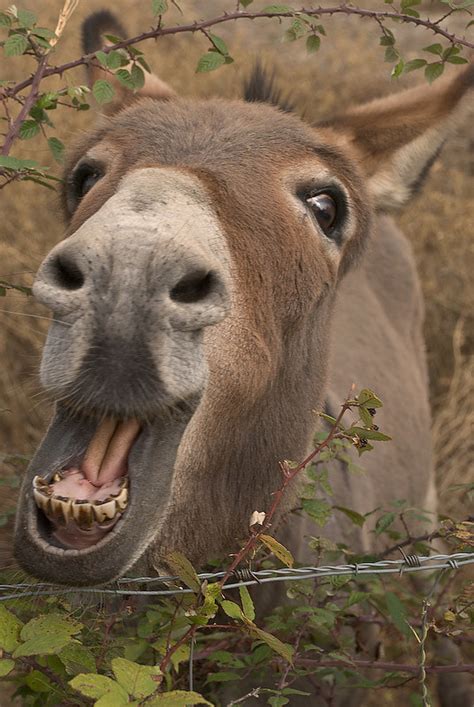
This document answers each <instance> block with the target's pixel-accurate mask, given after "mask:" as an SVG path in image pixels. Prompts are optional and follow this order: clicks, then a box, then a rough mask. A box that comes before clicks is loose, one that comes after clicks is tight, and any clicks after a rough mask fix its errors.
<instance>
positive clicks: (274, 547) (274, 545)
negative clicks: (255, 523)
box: [260, 535, 295, 567]
mask: <svg viewBox="0 0 474 707" xmlns="http://www.w3.org/2000/svg"><path fill="white" fill-rule="evenodd" d="M260 540H261V541H262V543H263V544H264V545H266V546H267V547H268V549H269V550H271V552H273V554H274V555H275V557H278V559H279V560H280V562H283V564H284V565H286V566H287V567H293V565H294V563H295V561H294V559H293V555H292V554H291V552H290V551H289V550H288V549H287V548H286V547H285V546H284V545H282V544H281V543H279V542H278V540H275V538H272V536H271V535H260Z"/></svg>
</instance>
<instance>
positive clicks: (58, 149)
mask: <svg viewBox="0 0 474 707" xmlns="http://www.w3.org/2000/svg"><path fill="white" fill-rule="evenodd" d="M48 147H49V149H50V150H51V154H52V155H53V157H54V159H55V160H56V162H59V164H61V163H62V162H63V160H64V150H65V147H64V144H63V143H62V142H61V140H59V139H58V138H57V137H50V138H48Z"/></svg>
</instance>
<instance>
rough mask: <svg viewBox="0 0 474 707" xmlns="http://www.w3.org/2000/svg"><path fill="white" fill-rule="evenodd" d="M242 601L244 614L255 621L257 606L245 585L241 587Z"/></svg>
mask: <svg viewBox="0 0 474 707" xmlns="http://www.w3.org/2000/svg"><path fill="white" fill-rule="evenodd" d="M239 594H240V601H241V602H242V609H243V612H244V615H245V616H246V617H247V618H248V619H250V621H253V620H254V619H255V607H254V605H253V601H252V597H251V596H250V593H249V590H248V589H247V587H246V586H245V585H242V586H241V587H239Z"/></svg>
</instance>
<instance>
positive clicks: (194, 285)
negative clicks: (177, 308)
mask: <svg viewBox="0 0 474 707" xmlns="http://www.w3.org/2000/svg"><path fill="white" fill-rule="evenodd" d="M214 281H215V277H214V274H213V273H212V271H211V272H205V271H204V270H195V271H193V272H191V273H188V274H187V275H185V276H184V277H183V278H182V279H181V280H180V281H179V282H178V284H177V285H175V286H174V287H173V289H172V290H171V292H170V297H171V299H172V300H173V301H174V302H180V303H182V304H193V303H194V302H200V301H201V300H203V299H205V298H206V297H207V296H208V295H209V293H210V292H211V290H212V289H213V287H214Z"/></svg>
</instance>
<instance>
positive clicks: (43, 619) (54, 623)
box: [13, 614, 82, 658]
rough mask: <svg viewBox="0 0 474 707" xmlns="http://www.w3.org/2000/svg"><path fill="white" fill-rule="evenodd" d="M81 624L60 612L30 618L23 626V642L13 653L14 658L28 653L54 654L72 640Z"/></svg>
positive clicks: (21, 635)
mask: <svg viewBox="0 0 474 707" xmlns="http://www.w3.org/2000/svg"><path fill="white" fill-rule="evenodd" d="M81 628H82V624H80V623H78V622H77V621H73V620H72V619H67V618H65V617H63V616H61V615H60V614H47V615H45V616H37V617H35V618H34V619H31V621H29V622H28V623H27V624H25V626H23V628H22V630H21V633H20V638H21V640H22V641H24V643H22V644H21V645H19V646H18V647H17V649H16V650H15V652H14V653H13V657H14V658H19V657H22V656H30V655H55V654H57V653H58V652H59V651H60V650H61V649H62V648H64V646H66V645H67V644H68V643H70V642H71V641H72V636H73V635H74V634H76V633H79V631H80V630H81Z"/></svg>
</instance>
